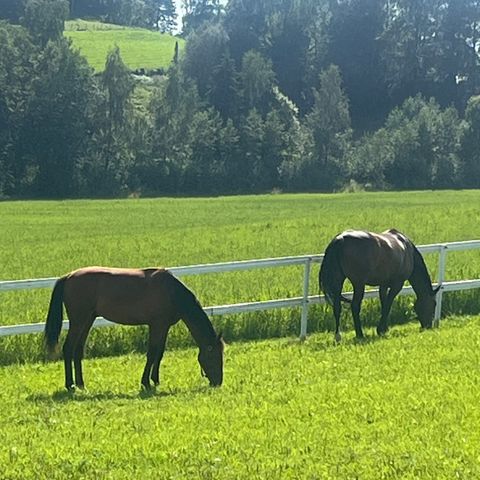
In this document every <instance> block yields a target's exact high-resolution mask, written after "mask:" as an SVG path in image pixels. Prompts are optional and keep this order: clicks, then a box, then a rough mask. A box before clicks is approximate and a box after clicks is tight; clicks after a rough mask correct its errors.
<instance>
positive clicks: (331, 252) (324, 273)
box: [318, 238, 351, 305]
mask: <svg viewBox="0 0 480 480" xmlns="http://www.w3.org/2000/svg"><path fill="white" fill-rule="evenodd" d="M341 247H342V240H340V239H337V238H334V239H333V240H332V241H331V242H330V243H329V245H328V247H327V249H326V250H325V256H324V257H323V261H322V265H321V267H320V273H319V275H318V286H319V288H320V290H321V291H323V293H324V294H325V299H326V300H327V302H328V303H329V304H330V305H332V304H333V302H334V299H335V297H336V296H337V295H340V299H341V300H343V301H344V302H348V303H351V300H349V299H348V298H345V297H344V296H343V295H342V293H341V292H342V286H343V282H344V280H345V275H344V273H343V271H342V266H341V265H340V259H339V252H340V249H341Z"/></svg>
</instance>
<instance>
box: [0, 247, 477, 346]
mask: <svg viewBox="0 0 480 480" xmlns="http://www.w3.org/2000/svg"><path fill="white" fill-rule="evenodd" d="M479 248H480V240H471V241H466V242H450V243H436V244H431V245H421V246H419V247H418V249H419V250H420V252H422V254H431V253H438V259H439V260H438V275H437V285H438V284H440V285H441V288H440V291H439V292H438V294H437V308H436V311H435V325H436V326H438V323H439V320H440V316H441V313H442V295H443V292H453V291H459V290H468V289H472V288H480V279H476V280H461V281H454V282H445V267H446V262H447V252H449V251H450V252H453V251H463V250H473V249H479ZM322 259H323V255H302V256H297V257H281V258H267V259H262V260H245V261H240V262H228V263H212V264H207V265H192V266H186V267H173V268H169V270H170V271H171V272H172V273H173V274H175V275H176V276H178V277H181V276H184V275H200V274H206V273H221V272H233V271H238V270H251V269H255V268H271V267H285V266H292V265H303V266H304V274H303V295H302V296H301V297H294V298H284V299H276V300H267V301H262V302H249V303H236V304H233V305H216V306H213V307H206V308H205V309H204V310H205V312H206V313H207V314H208V315H227V314H231V313H243V312H253V311H259V310H268V309H271V308H285V307H301V308H302V317H301V324H300V338H302V339H304V338H305V337H306V335H307V318H308V306H309V305H310V304H313V303H324V301H325V298H324V296H323V295H322V296H319V295H313V296H312V295H308V292H309V285H310V272H311V266H312V263H321V262H322ZM55 281H56V278H40V279H35V280H12V281H0V292H2V291H12V290H30V289H34V288H52V287H53V285H54V284H55ZM412 293H413V290H412V287H404V288H403V289H402V291H401V292H400V295H408V294H412ZM351 295H352V293H351V292H350V293H346V294H345V296H347V297H348V296H351ZM375 296H378V290H368V291H367V292H365V298H371V297H375ZM107 325H113V324H112V323H111V322H109V321H108V320H105V319H104V318H97V320H96V321H95V326H96V327H100V326H107ZM44 326H45V324H44V323H43V322H42V323H29V324H23V325H12V326H2V327H0V337H1V336H7V335H19V334H24V333H36V332H42V331H43V329H44ZM63 328H64V329H66V328H68V321H64V322H63Z"/></svg>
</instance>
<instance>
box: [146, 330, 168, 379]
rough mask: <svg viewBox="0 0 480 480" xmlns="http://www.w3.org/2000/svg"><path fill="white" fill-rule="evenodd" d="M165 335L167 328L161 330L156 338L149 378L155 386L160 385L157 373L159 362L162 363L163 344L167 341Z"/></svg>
mask: <svg viewBox="0 0 480 480" xmlns="http://www.w3.org/2000/svg"><path fill="white" fill-rule="evenodd" d="M167 334H168V327H167V328H164V329H163V330H162V332H161V333H160V337H159V338H158V344H157V351H156V355H155V361H154V363H153V367H152V374H151V376H150V378H151V380H152V382H153V384H154V385H155V386H157V385H159V383H160V373H159V372H160V362H161V361H162V358H163V353H164V352H165V343H166V341H167Z"/></svg>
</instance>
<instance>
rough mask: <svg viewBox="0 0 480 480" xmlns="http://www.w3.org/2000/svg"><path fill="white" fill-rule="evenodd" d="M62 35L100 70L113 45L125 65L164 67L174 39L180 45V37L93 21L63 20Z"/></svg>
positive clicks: (166, 65)
mask: <svg viewBox="0 0 480 480" xmlns="http://www.w3.org/2000/svg"><path fill="white" fill-rule="evenodd" d="M65 36H67V37H68V38H71V39H72V42H73V46H74V47H75V48H78V49H80V51H81V53H82V54H83V55H84V56H85V57H86V58H87V60H88V63H89V64H90V65H91V66H92V67H93V68H94V69H95V70H96V71H97V72H100V71H102V70H103V69H104V68H105V60H106V58H107V53H108V52H109V51H110V50H111V49H112V48H113V47H114V46H115V45H118V47H119V48H120V55H121V56H122V59H123V61H124V62H125V64H126V65H127V66H128V67H129V68H131V69H132V70H133V69H138V68H145V69H156V68H160V67H168V65H169V64H170V62H171V61H172V58H173V54H174V48H175V42H176V41H177V42H178V45H179V48H180V49H181V48H183V44H184V40H183V39H181V38H176V37H173V36H171V35H167V34H161V33H159V32H154V31H151V30H146V29H142V28H130V27H125V26H120V25H111V24H105V23H100V22H94V21H85V20H70V21H67V22H66V23H65Z"/></svg>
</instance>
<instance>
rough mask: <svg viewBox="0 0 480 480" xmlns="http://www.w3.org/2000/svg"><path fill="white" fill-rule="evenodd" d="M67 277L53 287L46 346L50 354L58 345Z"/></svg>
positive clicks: (59, 280)
mask: <svg viewBox="0 0 480 480" xmlns="http://www.w3.org/2000/svg"><path fill="white" fill-rule="evenodd" d="M66 279H67V277H61V278H59V279H58V280H57V281H56V283H55V286H54V287H53V291H52V297H51V298H50V306H49V307H48V314H47V321H46V323H45V345H46V347H47V350H48V351H49V353H53V352H54V351H55V349H56V346H57V344H58V338H59V337H60V331H61V330H62V322H63V290H64V288H65V280H66Z"/></svg>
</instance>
